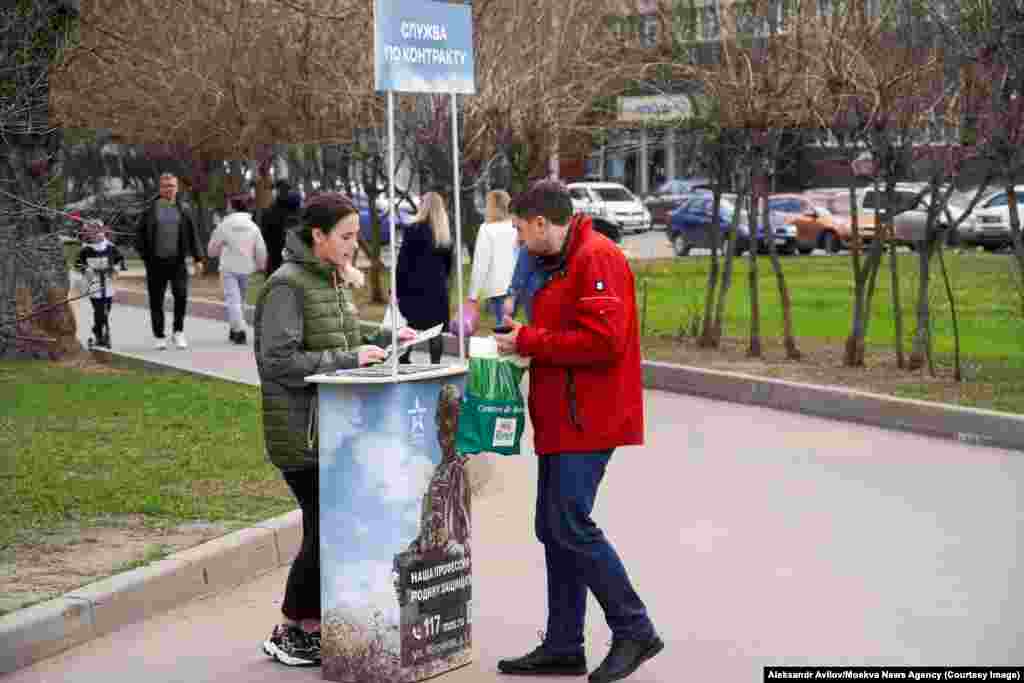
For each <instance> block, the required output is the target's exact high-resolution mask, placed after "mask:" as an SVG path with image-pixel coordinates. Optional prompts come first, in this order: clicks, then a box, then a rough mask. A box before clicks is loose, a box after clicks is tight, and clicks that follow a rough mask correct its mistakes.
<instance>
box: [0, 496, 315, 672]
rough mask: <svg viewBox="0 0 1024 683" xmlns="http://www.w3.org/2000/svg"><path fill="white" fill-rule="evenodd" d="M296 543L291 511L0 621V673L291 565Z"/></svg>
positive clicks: (298, 532) (296, 523)
mask: <svg viewBox="0 0 1024 683" xmlns="http://www.w3.org/2000/svg"><path fill="white" fill-rule="evenodd" d="M301 538H302V513H301V512H300V511H299V510H294V511H292V512H289V513H288V514H285V515H281V516H280V517H275V518H274V519H270V520H267V521H266V522H262V523H260V524H257V525H256V526H254V527H251V528H248V529H242V530H241V531H236V532H234V533H231V534H228V535H226V536H222V537H220V538H216V539H214V540H212V541H208V542H206V543H203V544H201V545H198V546H196V547H194V548H189V549H187V550H183V551H181V552H178V553H175V554H174V555H172V556H170V557H169V558H167V559H165V560H160V561H159V562H154V563H153V564H150V565H147V566H145V567H141V568H139V569H134V570H132V571H129V572H124V573H122V574H116V575H114V576H111V577H109V578H106V579H103V580H101V581H97V582H95V583H91V584H89V585H87V586H83V587H81V588H79V589H77V590H74V591H72V592H70V593H68V594H66V595H63V596H61V597H59V598H55V599H53V600H49V601H47V602H44V603H41V604H38V605H34V606H32V607H28V608H26V609H23V610H18V611H17V612H13V613H11V614H8V615H6V616H4V617H0V674H5V673H10V672H12V671H15V670H16V669H20V668H22V667H26V666H29V665H30V664H32V663H34V662H37V661H39V660H41V659H45V658H47V657H52V656H53V655H56V654H58V653H60V652H63V651H64V650H67V649H69V648H71V647H74V646H75V645H79V644H81V643H84V642H86V641H88V640H92V639H93V638H98V637H99V636H102V635H104V634H107V633H110V632H112V631H115V630H117V629H119V628H121V627H122V626H126V625H128V624H131V623H134V622H137V621H141V620H143V619H146V618H148V617H151V616H153V615H155V614H159V613H162V612H166V611H168V610H170V609H172V608H174V607H176V606H178V605H180V604H182V603H184V602H187V601H189V600H192V599H194V598H197V597H200V596H203V595H208V594H211V593H216V592H219V591H222V590H224V589H226V588H231V587H233V586H237V585H239V584H242V583H245V582H247V581H250V580H252V579H254V578H256V577H258V576H260V575H262V574H265V573H267V572H270V571H273V570H274V569H277V568H278V567H282V566H285V565H287V564H290V563H291V561H292V560H293V559H294V557H295V554H296V552H297V550H298V546H299V543H300V542H301Z"/></svg>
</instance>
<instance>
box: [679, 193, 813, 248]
mask: <svg viewBox="0 0 1024 683" xmlns="http://www.w3.org/2000/svg"><path fill="white" fill-rule="evenodd" d="M735 201H736V200H735V196H732V195H726V196H723V197H722V200H721V204H720V206H719V219H720V227H719V229H720V230H721V239H720V241H719V245H721V246H724V245H725V238H726V235H727V234H728V231H729V230H730V229H731V228H732V223H733V216H734V214H735V211H736V204H735ZM713 208H714V198H713V197H712V195H711V193H710V192H708V193H701V194H697V195H694V196H691V197H689V198H688V199H685V200H684V201H683V202H682V203H681V204H680V205H679V207H678V208H676V210H675V211H673V212H672V214H671V216H670V220H669V229H668V233H667V234H668V239H669V242H671V243H672V249H673V251H674V252H675V254H676V256H687V255H688V254H689V253H690V250H691V249H695V248H706V249H710V248H711V226H712V224H713V221H712V209H713ZM770 221H771V224H772V231H771V232H772V234H773V236H774V239H775V247H776V250H777V251H778V252H779V253H780V254H792V253H794V252H795V251H796V247H797V244H796V226H795V225H792V224H790V223H786V222H785V221H784V220H783V218H782V217H781V216H780V215H779V214H777V213H775V212H772V213H771V214H770ZM757 238H758V239H757V245H758V250H759V251H767V249H768V242H767V240H766V238H765V230H764V226H763V225H760V222H759V224H758V229H757ZM750 242H751V240H750V224H749V221H748V219H747V214H746V211H743V212H741V213H740V220H739V225H738V227H737V234H736V255H737V256H740V255H742V254H743V253H744V252H746V250H747V249H749V248H750Z"/></svg>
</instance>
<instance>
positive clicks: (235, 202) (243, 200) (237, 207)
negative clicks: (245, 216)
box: [228, 194, 249, 211]
mask: <svg viewBox="0 0 1024 683" xmlns="http://www.w3.org/2000/svg"><path fill="white" fill-rule="evenodd" d="M228 206H229V207H231V210H232V211H248V210H249V198H248V197H247V196H245V195H241V194H240V195H235V196H233V197H231V198H230V199H228Z"/></svg>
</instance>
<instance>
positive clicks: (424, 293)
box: [395, 192, 454, 364]
mask: <svg viewBox="0 0 1024 683" xmlns="http://www.w3.org/2000/svg"><path fill="white" fill-rule="evenodd" d="M402 233H403V236H402V247H401V249H400V250H399V252H398V264H397V266H396V272H395V279H396V281H397V289H396V292H395V293H396V295H397V298H398V311H399V312H400V313H401V314H402V316H403V317H404V318H405V319H406V320H407V321H408V323H409V327H411V328H413V329H414V330H428V329H430V328H431V327H434V326H436V325H441V324H444V323H447V322H448V311H449V309H450V307H449V304H448V282H449V278H450V276H451V272H452V265H453V258H454V254H453V253H452V252H453V249H452V233H451V227H450V226H449V224H448V212H447V210H446V209H445V205H444V198H443V197H441V195H439V194H438V193H437V192H428V193H426V194H425V195H423V196H422V197H421V198H420V208H419V211H418V212H417V214H416V217H415V218H414V219H413V222H412V223H411V224H409V225H407V226H406V227H405V228H403V230H402ZM428 343H429V349H430V362H431V363H435V364H436V363H440V362H441V354H442V351H443V348H444V346H443V341H442V338H441V336H440V335H438V336H436V337H434V338H433V339H431V340H430V341H429V342H428ZM409 355H410V352H406V353H405V355H403V356H402V357H401V359H400V360H401V362H403V363H408V362H409Z"/></svg>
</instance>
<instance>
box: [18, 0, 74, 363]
mask: <svg viewBox="0 0 1024 683" xmlns="http://www.w3.org/2000/svg"><path fill="white" fill-rule="evenodd" d="M14 4H15V3H6V6H5V8H4V10H3V13H4V16H3V17H2V21H0V43H2V44H3V45H4V47H5V49H4V50H3V51H2V52H0V73H2V74H3V75H2V76H0V86H3V89H4V91H5V95H4V107H3V111H2V112H0V127H2V128H3V130H4V135H3V137H2V138H0V189H2V190H3V193H2V194H0V358H16V357H34V358H50V359H58V358H62V357H66V356H70V355H74V354H77V353H78V352H80V351H81V348H82V347H81V344H79V342H78V337H77V335H76V330H77V325H76V321H75V315H74V311H73V310H72V308H71V305H70V303H69V302H68V271H67V265H66V262H65V259H64V244H63V243H62V242H61V241H60V239H59V237H58V231H57V229H56V226H55V225H54V221H53V214H52V212H50V211H49V210H48V209H46V208H45V207H47V206H48V194H47V189H48V187H49V186H50V182H49V181H50V180H51V179H52V178H53V177H54V176H59V175H60V173H59V169H58V168H57V163H56V161H57V160H58V159H59V156H60V154H59V152H60V147H61V137H62V136H61V132H60V129H59V128H54V127H52V126H51V125H48V124H47V121H48V120H49V115H50V112H49V101H50V86H49V73H50V68H51V66H53V65H54V64H55V63H56V62H57V61H58V60H59V58H60V53H61V49H62V48H63V46H64V40H65V39H66V38H67V36H69V35H71V34H73V33H74V32H75V30H76V27H75V24H77V16H78V10H79V7H78V4H77V2H74V1H73V0H49V1H45V2H44V1H37V2H23V3H17V4H18V7H17V9H14Z"/></svg>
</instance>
